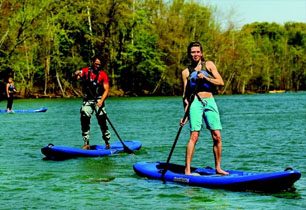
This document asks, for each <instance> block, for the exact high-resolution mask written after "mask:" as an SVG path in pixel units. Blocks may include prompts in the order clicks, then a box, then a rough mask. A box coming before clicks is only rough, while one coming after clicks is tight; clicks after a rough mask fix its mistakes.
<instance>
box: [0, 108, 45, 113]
mask: <svg viewBox="0 0 306 210" xmlns="http://www.w3.org/2000/svg"><path fill="white" fill-rule="evenodd" d="M46 111H47V109H46V108H41V109H26V110H13V111H12V112H7V110H0V113H36V112H46Z"/></svg>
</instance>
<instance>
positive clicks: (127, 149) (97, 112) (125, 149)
mask: <svg viewBox="0 0 306 210" xmlns="http://www.w3.org/2000/svg"><path fill="white" fill-rule="evenodd" d="M87 90H88V92H89V94H90V95H91V97H94V95H93V93H92V92H91V90H90V88H89V87H88V86H87ZM95 103H97V97H95ZM93 109H94V110H95V113H96V115H99V113H100V111H102V113H103V114H104V115H105V117H106V120H107V121H108V123H109V124H110V125H111V127H112V129H113V130H114V132H115V134H116V135H117V137H118V139H119V140H120V142H121V144H122V145H123V149H124V151H125V152H127V153H128V154H134V152H133V151H132V150H131V149H130V148H128V147H127V146H126V145H125V144H124V142H123V141H122V139H121V138H120V136H119V134H118V132H117V130H116V129H115V127H114V126H113V124H112V122H111V121H110V120H109V118H108V117H107V114H106V113H105V112H104V110H103V109H102V107H100V108H99V110H98V111H97V110H96V107H95V104H93Z"/></svg>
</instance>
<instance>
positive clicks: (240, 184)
mask: <svg viewBox="0 0 306 210" xmlns="http://www.w3.org/2000/svg"><path fill="white" fill-rule="evenodd" d="M165 166H166V163H161V162H155V163H148V162H138V163H135V164H134V166H133V168H134V171H135V172H136V174H138V175H139V176H142V177H147V178H149V179H163V180H165V181H169V182H176V183H181V184H186V185H192V186H199V187H205V188H220V189H228V190H238V191H247V190H250V191H265V192H267V191H269V192H274V191H281V190H287V189H290V188H291V187H292V185H293V184H294V182H296V181H297V180H298V179H299V178H300V177H301V173H300V172H298V171H294V170H292V169H287V170H285V171H280V172H268V173H259V172H246V171H227V172H229V175H219V174H216V171H215V170H214V169H204V168H191V172H192V174H193V175H185V174H184V170H185V166H183V165H177V164H171V163H169V165H168V167H167V169H168V170H167V171H166V173H165V175H164V177H163V178H162V173H163V171H164V169H165Z"/></svg>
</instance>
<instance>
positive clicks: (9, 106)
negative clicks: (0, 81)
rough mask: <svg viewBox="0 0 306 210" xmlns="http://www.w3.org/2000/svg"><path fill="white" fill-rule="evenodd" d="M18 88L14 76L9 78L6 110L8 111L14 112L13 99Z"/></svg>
mask: <svg viewBox="0 0 306 210" xmlns="http://www.w3.org/2000/svg"><path fill="white" fill-rule="evenodd" d="M16 92H17V90H16V89H15V86H14V82H13V78H12V77H9V78H8V83H7V84H6V95H7V106H6V110H7V112H12V106H13V100H14V93H16Z"/></svg>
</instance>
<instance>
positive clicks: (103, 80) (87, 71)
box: [80, 67, 109, 100]
mask: <svg viewBox="0 0 306 210" xmlns="http://www.w3.org/2000/svg"><path fill="white" fill-rule="evenodd" d="M80 76H81V78H82V79H83V82H84V83H83V93H84V99H85V100H93V99H97V98H100V97H101V96H102V94H103V93H104V91H105V89H104V86H103V85H105V84H109V82H108V76H107V74H106V72H105V71H104V70H100V71H94V70H93V69H92V68H91V67H86V68H83V69H82V71H81V75H80ZM88 89H90V90H91V91H89V90H88Z"/></svg>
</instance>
